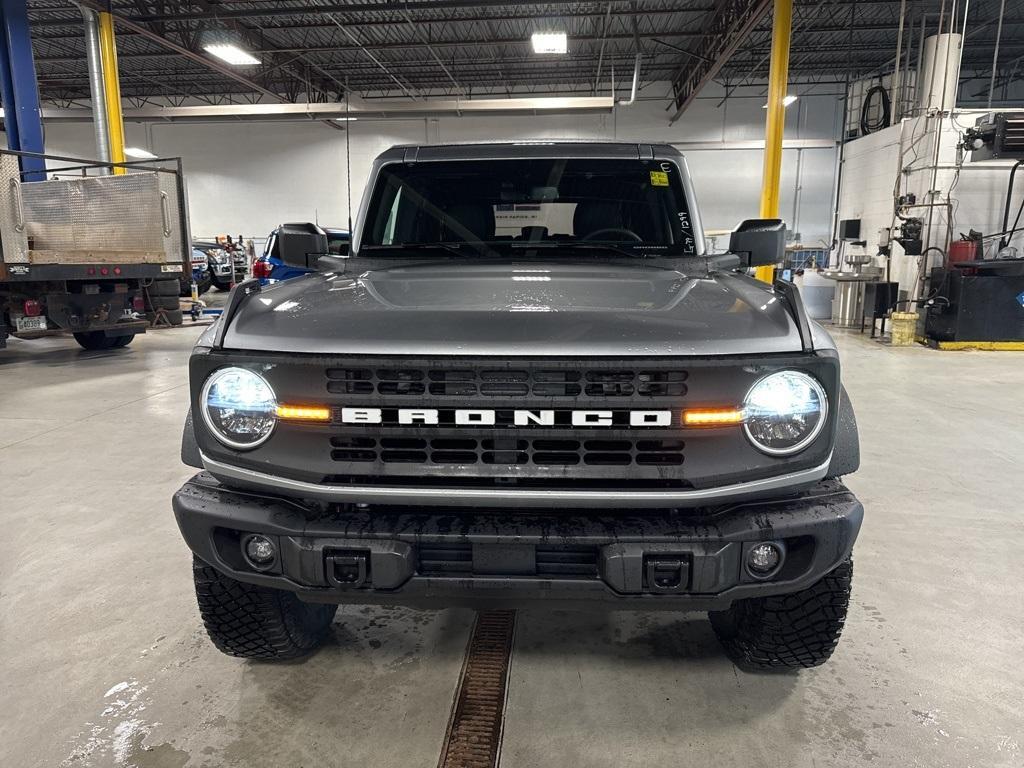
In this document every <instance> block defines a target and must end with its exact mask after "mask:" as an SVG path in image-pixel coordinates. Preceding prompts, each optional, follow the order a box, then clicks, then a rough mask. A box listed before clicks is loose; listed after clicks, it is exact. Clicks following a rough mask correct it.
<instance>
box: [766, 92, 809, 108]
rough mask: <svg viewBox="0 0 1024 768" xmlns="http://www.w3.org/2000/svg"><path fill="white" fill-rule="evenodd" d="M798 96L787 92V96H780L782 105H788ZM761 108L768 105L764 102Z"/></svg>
mask: <svg viewBox="0 0 1024 768" xmlns="http://www.w3.org/2000/svg"><path fill="white" fill-rule="evenodd" d="M798 98H800V97H799V96H795V95H794V94H792V93H791V94H789V95H788V96H783V97H782V106H783V107H788V106H789V105H790V104H792V103H793V102H794V101H796V100H797V99H798ZM761 109H768V105H767V104H765V105H764V106H763V107H761Z"/></svg>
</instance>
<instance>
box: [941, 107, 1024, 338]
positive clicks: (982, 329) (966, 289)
mask: <svg viewBox="0 0 1024 768" xmlns="http://www.w3.org/2000/svg"><path fill="white" fill-rule="evenodd" d="M961 147H962V148H963V149H965V150H968V151H970V152H971V161H972V162H977V161H981V160H1016V162H1015V163H1014V164H1013V165H1011V166H1008V167H1009V178H1008V181H1007V187H1006V199H1005V202H1004V206H1003V218H1002V223H1001V227H1000V230H999V231H998V232H996V233H993V234H990V235H987V236H986V235H983V234H982V233H981V232H976V231H971V232H970V233H969V234H967V235H964V236H963V237H962V239H961V240H960V241H958V242H954V243H952V244H951V246H950V249H949V254H948V257H947V259H946V263H945V264H944V265H943V266H941V267H937V268H935V269H933V270H932V272H931V275H930V280H929V298H928V300H927V301H926V302H925V306H926V309H927V314H926V315H925V328H924V331H925V336H926V337H927V338H928V339H929V341H930V342H932V343H934V344H936V345H938V346H940V347H941V346H944V345H963V344H977V343H982V344H989V345H1007V346H1008V347H1009V348H1014V349H1015V348H1024V258H1020V256H1019V252H1018V250H1017V248H1016V247H1014V246H1013V245H1012V241H1013V238H1014V237H1015V236H1016V235H1017V234H1018V233H1019V232H1021V230H1022V227H1021V215H1022V213H1024V200H1021V202H1020V204H1019V205H1018V207H1017V210H1016V215H1014V216H1013V218H1012V220H1011V213H1012V211H1013V203H1014V202H1015V194H1014V191H1015V190H1014V184H1015V182H1016V180H1017V178H1018V171H1019V169H1020V167H1021V166H1022V165H1024V112H998V113H993V114H989V115H985V116H983V117H981V118H980V119H979V120H978V122H977V123H976V125H975V126H974V128H971V129H969V130H967V131H966V132H965V133H964V140H963V143H962V145H961ZM996 238H998V244H997V246H996V247H994V248H992V249H990V250H989V252H988V255H989V258H985V256H986V251H985V248H984V241H985V240H995V239H996Z"/></svg>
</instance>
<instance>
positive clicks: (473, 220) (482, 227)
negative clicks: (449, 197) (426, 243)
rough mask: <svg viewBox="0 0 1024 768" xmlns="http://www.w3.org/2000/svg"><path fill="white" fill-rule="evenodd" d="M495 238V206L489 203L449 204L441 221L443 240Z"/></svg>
mask: <svg viewBox="0 0 1024 768" xmlns="http://www.w3.org/2000/svg"><path fill="white" fill-rule="evenodd" d="M493 239H494V207H493V206H491V205H490V204H487V203H456V204H455V205H450V206H448V208H447V210H445V213H444V219H442V221H441V240H442V241H455V242H462V243H466V242H471V241H475V240H483V241H488V240H493Z"/></svg>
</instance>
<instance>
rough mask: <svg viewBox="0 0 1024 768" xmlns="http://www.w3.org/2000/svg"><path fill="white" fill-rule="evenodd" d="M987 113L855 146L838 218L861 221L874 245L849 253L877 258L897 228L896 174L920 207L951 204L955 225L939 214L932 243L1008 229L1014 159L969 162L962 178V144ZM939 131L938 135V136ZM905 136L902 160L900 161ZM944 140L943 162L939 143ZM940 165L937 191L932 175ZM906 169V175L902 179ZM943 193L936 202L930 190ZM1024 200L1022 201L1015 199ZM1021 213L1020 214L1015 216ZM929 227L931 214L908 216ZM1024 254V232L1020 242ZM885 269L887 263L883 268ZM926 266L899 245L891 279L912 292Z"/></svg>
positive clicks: (927, 120) (921, 122) (912, 124)
mask: <svg viewBox="0 0 1024 768" xmlns="http://www.w3.org/2000/svg"><path fill="white" fill-rule="evenodd" d="M984 113H985V112H984V110H958V111H955V112H954V113H953V114H952V115H951V116H950V117H948V118H941V119H940V118H937V117H925V116H922V117H916V118H910V119H907V120H905V121H903V125H902V129H901V126H899V125H896V126H892V127H890V128H887V129H885V130H882V131H879V132H877V133H874V134H871V135H869V136H865V137H863V138H860V139H856V140H854V141H851V142H849V143H848V144H847V145H846V150H845V153H844V158H843V174H842V189H841V193H840V197H839V217H840V218H842V219H860V220H861V237H862V239H865V240H867V247H866V248H864V249H861V248H857V247H849V246H847V248H848V251H849V252H851V253H865V252H866V253H868V254H869V255H873V254H875V253H876V252H877V242H878V230H879V229H880V228H882V227H889V226H892V225H893V190H894V186H895V184H896V179H897V175H898V174H899V175H901V176H902V183H901V186H900V194H907V193H913V194H914V195H916V196H917V202H918V203H919V204H922V203H928V202H929V201H930V200H931V199H934V200H935V201H936V202H937V203H939V204H943V203H945V202H946V201H947V200H948V201H951V202H952V212H953V216H952V220H950V217H949V214H948V209H947V208H946V207H944V206H942V205H940V206H939V207H936V208H935V209H934V215H933V217H932V228H931V235H930V237H928V234H927V229H926V245H932V246H937V247H939V248H941V249H943V250H946V248H947V243H948V241H949V240H958V239H960V234H961V233H964V234H966V233H967V232H968V231H970V230H971V229H975V230H978V231H980V232H983V233H985V234H991V233H994V232H999V231H1000V230H1001V228H1002V227H1001V224H1002V214H1003V205H1004V201H1005V196H1006V185H1007V180H1008V177H1009V172H1010V168H1011V167H1012V165H1013V161H1012V160H996V161H984V162H977V163H974V162H971V161H970V159H969V156H968V158H967V159H966V162H963V163H962V165H961V167H960V171H959V174H958V172H957V164H958V163H957V160H958V154H957V144H958V143H959V142H960V136H961V132H962V131H963V129H964V128H965V127H968V126H972V125H974V123H975V120H976V119H977V118H978V116H979V115H981V114H984ZM937 129H938V130H937ZM901 130H902V146H903V158H902V163H901V159H900V151H901V150H900V146H901ZM936 135H937V136H938V141H939V148H938V163H937V164H936V163H934V162H933V158H934V157H935V155H934V152H935V139H936ZM936 167H937V173H936V175H935V183H934V186H933V185H932V169H934V168H936ZM901 168H902V173H901ZM932 189H934V190H937V192H938V194H937V195H936V196H935V197H934V198H932V197H930V196H929V190H932ZM1015 200H1017V201H1019V200H1020V198H1019V197H1016V198H1015ZM1015 210H1016V209H1014V212H1015ZM906 213H907V214H909V215H912V216H918V217H920V218H922V219H924V220H926V221H927V218H928V209H927V208H914V209H910V210H908V211H907V212H906ZM986 242H987V246H986V254H987V256H988V257H992V256H994V255H995V254H994V251H995V250H996V246H997V243H996V241H994V240H988V241H986ZM1012 244H1013V245H1016V246H1017V247H1019V248H1024V233H1021V234H1020V235H1018V236H1017V237H1016V238H1015V239H1014V241H1013V243H1012ZM941 261H942V258H941V257H940V256H939V255H938V254H934V253H933V254H931V255H930V256H929V268H930V267H931V266H936V265H938V264H939V263H941ZM876 263H877V264H878V265H879V266H881V265H882V264H883V262H882V261H881V260H877V262H876ZM919 265H920V257H916V256H906V255H905V254H904V253H903V250H902V248H900V246H899V245H895V244H894V245H893V258H892V278H893V279H894V280H897V281H898V282H899V283H900V287H901V289H903V290H906V291H907V292H908V293H910V292H911V288H912V285H913V282H914V280H915V278H916V275H917V273H918V269H919Z"/></svg>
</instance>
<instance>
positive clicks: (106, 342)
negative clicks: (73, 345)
mask: <svg viewBox="0 0 1024 768" xmlns="http://www.w3.org/2000/svg"><path fill="white" fill-rule="evenodd" d="M134 338H135V334H134V333H127V334H124V335H123V336H107V334H106V333H104V332H103V331H84V332H82V333H76V334H75V341H77V342H78V344H79V346H81V347H82V349H89V350H97V349H117V348H118V347H126V346H128V344H130V343H131V340H132V339H134Z"/></svg>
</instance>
